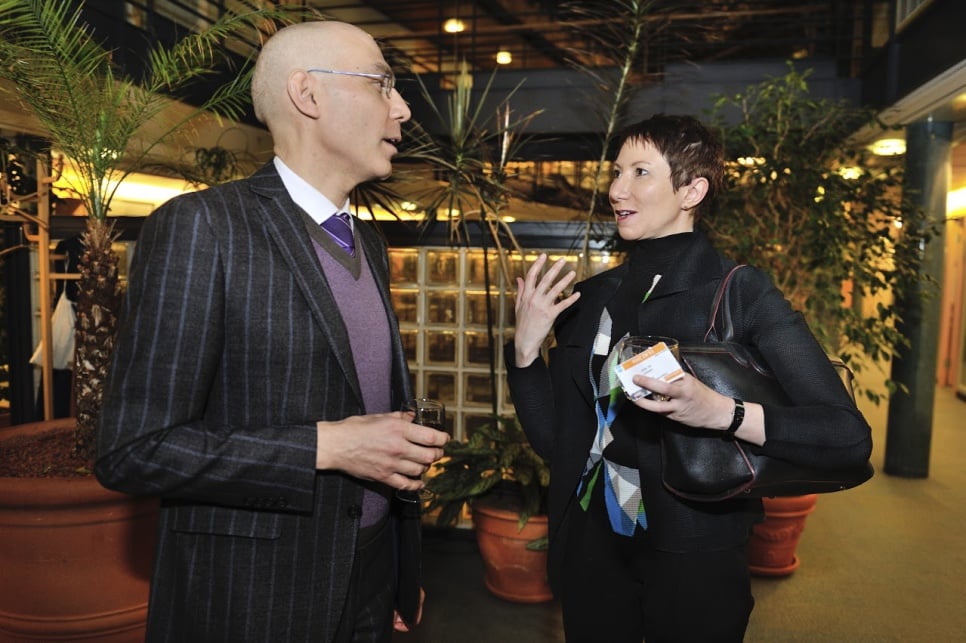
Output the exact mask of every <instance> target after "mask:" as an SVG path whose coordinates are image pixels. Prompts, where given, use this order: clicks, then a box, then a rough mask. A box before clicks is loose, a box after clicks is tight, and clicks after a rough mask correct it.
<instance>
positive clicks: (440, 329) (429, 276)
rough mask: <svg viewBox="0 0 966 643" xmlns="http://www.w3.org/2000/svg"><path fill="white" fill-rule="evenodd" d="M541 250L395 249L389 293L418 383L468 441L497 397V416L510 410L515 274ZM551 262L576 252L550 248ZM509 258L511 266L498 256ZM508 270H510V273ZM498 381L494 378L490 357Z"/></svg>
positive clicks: (601, 257) (598, 264)
mask: <svg viewBox="0 0 966 643" xmlns="http://www.w3.org/2000/svg"><path fill="white" fill-rule="evenodd" d="M539 253H540V250H534V251H532V252H528V254H527V255H526V256H525V257H524V258H521V257H520V255H519V254H517V253H513V254H503V255H501V254H500V253H498V252H497V251H495V250H491V251H489V253H488V255H487V261H484V254H483V251H482V250H481V249H476V248H449V247H418V248H391V249H390V251H389V257H390V263H391V274H392V299H393V306H394V308H395V310H396V314H397V315H398V317H399V325H400V331H401V333H402V338H403V344H404V346H405V349H406V356H407V359H408V360H409V368H410V371H411V374H412V378H413V388H414V390H415V392H416V394H417V395H419V396H421V397H431V398H436V399H439V400H441V401H443V402H444V403H445V404H446V410H447V422H448V424H449V429H450V430H451V431H452V432H453V436H454V437H456V438H457V439H461V440H462V439H465V438H466V436H468V435H469V434H470V433H471V432H472V430H473V427H475V426H479V425H480V424H481V423H484V422H487V421H489V418H490V416H491V414H492V412H493V399H494V396H495V398H496V409H497V413H499V414H500V415H508V414H512V413H513V404H512V402H511V401H510V394H509V391H508V390H507V387H506V370H505V369H504V367H503V344H504V343H505V342H506V341H507V340H509V339H510V338H512V336H513V323H514V315H513V307H514V297H515V294H516V283H515V281H514V279H515V277H516V276H517V275H523V274H524V270H525V268H524V265H526V266H529V265H530V264H531V263H532V262H533V261H534V260H535V259H536V258H537V256H538V255H539ZM547 254H548V256H549V257H550V259H551V260H556V259H558V258H560V257H566V258H567V261H568V263H569V264H570V265H571V266H574V267H575V266H576V265H577V260H578V259H577V256H576V255H567V254H563V253H562V252H561V251H560V250H557V251H554V250H548V251H547ZM501 256H503V257H506V267H507V268H506V271H504V269H503V267H502V262H501V261H500V257H501ZM610 260H611V258H610V257H609V256H608V255H607V254H606V253H598V254H596V255H594V256H592V259H591V271H592V272H599V271H601V270H604V269H606V268H608V267H610V264H609V261H610ZM487 271H488V272H489V278H490V311H491V313H490V314H491V315H492V317H493V330H492V334H493V336H492V341H491V339H490V336H489V335H490V332H489V331H488V326H487V306H486V280H485V275H486V273H487ZM505 273H506V274H505ZM491 346H492V357H493V360H494V363H495V369H496V379H495V380H491V377H490V356H491V350H490V348H491Z"/></svg>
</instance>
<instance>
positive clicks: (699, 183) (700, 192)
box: [681, 176, 708, 210]
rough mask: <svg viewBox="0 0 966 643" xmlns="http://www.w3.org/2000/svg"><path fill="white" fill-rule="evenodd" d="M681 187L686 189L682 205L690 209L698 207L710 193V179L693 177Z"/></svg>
mask: <svg viewBox="0 0 966 643" xmlns="http://www.w3.org/2000/svg"><path fill="white" fill-rule="evenodd" d="M681 189H682V190H685V193H684V200H683V201H682V202H681V207H683V208H684V209H686V210H690V209H691V208H694V207H697V206H698V204H699V203H701V202H702V201H703V200H704V197H706V196H707V195H708V179H706V178H704V177H703V176H699V177H697V178H695V179H692V180H691V182H690V183H689V184H687V185H685V186H683V187H682V188H681Z"/></svg>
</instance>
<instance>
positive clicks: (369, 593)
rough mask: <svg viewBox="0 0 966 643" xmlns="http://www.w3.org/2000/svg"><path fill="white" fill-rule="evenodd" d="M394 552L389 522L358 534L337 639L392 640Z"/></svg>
mask: <svg viewBox="0 0 966 643" xmlns="http://www.w3.org/2000/svg"><path fill="white" fill-rule="evenodd" d="M394 569H395V553H394V551H393V544H392V529H391V528H390V525H389V520H388V519H387V520H386V521H384V522H383V523H382V524H381V525H379V526H378V527H367V528H366V529H363V530H362V531H361V532H360V533H359V542H358V543H357V545H356V557H355V564H354V565H353V567H352V579H351V581H350V583H349V596H348V598H347V600H346V605H345V610H344V611H343V614H342V619H341V621H340V622H339V630H338V632H337V634H336V637H335V640H336V641H339V642H340V643H349V642H350V641H351V642H352V643H362V642H366V643H389V641H390V640H391V639H392V631H393V630H392V620H393V603H394V597H395V595H396V592H395V577H394V576H393V571H392V570H394Z"/></svg>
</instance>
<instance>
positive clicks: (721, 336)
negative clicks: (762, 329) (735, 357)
mask: <svg viewBox="0 0 966 643" xmlns="http://www.w3.org/2000/svg"><path fill="white" fill-rule="evenodd" d="M745 265H747V264H743V263H739V264H738V265H736V266H735V267H734V268H732V269H731V270H729V271H728V274H726V275H725V276H724V277H723V278H722V279H721V284H719V285H718V291H717V292H716V293H715V295H714V299H713V300H712V302H711V315H710V316H709V317H708V330H707V332H705V334H704V341H705V342H708V341H711V342H730V341H733V340H734V337H735V327H734V324H733V323H732V321H731V307H730V306H729V305H728V297H729V295H730V292H731V278H732V277H733V276H734V274H735V273H736V272H738V269H739V268H744V267H745ZM722 302H723V303H724V305H723V306H722ZM719 313H720V316H721V327H720V329H719V328H716V326H717V323H718V316H719ZM709 338H710V339H709Z"/></svg>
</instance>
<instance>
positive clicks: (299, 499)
mask: <svg viewBox="0 0 966 643" xmlns="http://www.w3.org/2000/svg"><path fill="white" fill-rule="evenodd" d="M301 217H302V215H301V214H300V213H299V211H298V207H297V206H296V205H295V203H294V202H293V201H292V200H291V198H290V197H289V195H288V193H287V191H286V190H285V187H284V185H283V183H282V181H281V179H280V177H279V176H278V174H277V172H276V171H275V169H274V167H273V165H272V164H271V163H269V164H268V165H266V166H265V167H263V168H262V169H261V170H259V171H258V172H257V173H256V174H254V175H253V176H251V177H250V178H248V179H245V180H241V181H237V182H234V183H230V184H226V185H223V186H217V187H214V188H212V189H208V190H205V191H202V192H198V193H194V194H187V195H183V196H180V197H177V198H175V199H173V200H171V201H170V202H168V203H167V204H165V205H164V206H162V207H161V208H159V209H158V210H157V211H156V212H155V213H154V214H152V216H151V217H149V218H148V220H147V221H146V222H145V224H144V226H143V228H142V232H141V235H140V237H139V240H138V244H137V248H136V251H135V257H134V263H133V267H132V270H131V278H130V284H129V288H128V291H127V296H126V300H125V306H124V310H123V312H122V321H121V325H120V329H119V334H118V338H117V344H116V350H115V354H114V358H113V361H112V365H111V370H110V374H109V379H108V386H107V389H106V393H105V402H104V408H103V413H102V418H101V423H100V431H99V435H98V459H97V464H96V475H97V477H98V479H99V480H100V481H101V482H102V484H104V485H105V486H107V487H109V488H112V489H117V490H120V491H124V492H128V493H132V494H154V495H158V496H160V497H161V498H162V509H161V519H160V529H159V539H160V540H159V543H158V550H157V560H156V563H155V571H154V575H153V578H152V589H151V592H152V594H151V606H150V610H149V618H148V621H149V622H148V640H150V641H206V642H207V641H216V640H224V641H232V642H233V643H234V642H237V641H272V642H276V641H308V640H312V641H328V640H331V636H332V633H333V631H334V630H335V628H336V625H337V623H338V618H339V615H340V614H341V610H342V606H343V604H344V601H345V598H346V591H347V583H348V579H349V573H350V570H351V567H352V561H353V552H354V549H355V539H356V534H357V531H358V524H359V516H360V515H361V497H362V487H361V486H360V484H359V483H358V481H356V480H355V479H353V478H351V477H349V476H346V475H344V474H340V473H337V472H317V471H316V469H315V452H316V429H315V422H316V421H317V420H339V419H342V418H344V417H346V416H349V415H354V414H360V413H364V412H365V409H364V408H363V402H362V399H363V398H362V394H361V391H360V387H359V382H358V380H357V375H356V369H355V366H354V364H353V360H352V355H351V352H350V348H349V339H348V335H347V332H346V328H345V326H344V324H343V321H342V318H341V316H340V315H339V313H338V309H337V306H336V303H335V301H334V299H333V296H332V292H331V290H330V289H329V286H328V284H327V282H326V279H325V276H324V274H323V272H322V269H321V267H320V265H319V261H318V258H317V256H316V254H315V251H314V249H313V246H312V242H311V240H310V238H309V236H308V234H307V232H306V229H305V226H304V224H303V220H302V218H301ZM356 230H357V234H356V237H357V243H361V244H362V247H363V249H364V252H365V257H366V258H367V260H368V263H369V266H370V268H371V270H372V273H373V275H374V276H375V279H376V282H377V284H378V287H379V290H380V292H381V294H382V298H383V301H384V304H385V306H386V310H387V311H390V312H389V313H388V317H389V323H390V326H391V336H392V357H393V367H392V376H391V379H392V389H393V391H392V393H393V404H394V408H398V407H399V402H400V401H401V400H402V399H404V398H405V397H408V395H409V393H410V390H409V389H410V384H409V375H408V370H407V366H406V361H405V357H404V354H403V349H402V345H401V342H400V339H399V332H398V326H397V322H396V318H395V316H394V315H393V314H392V313H391V310H392V309H391V305H390V300H389V285H388V275H389V268H388V259H387V253H386V247H385V244H384V242H383V241H382V239H381V237H380V236H379V235H378V232H377V231H376V230H375V229H374V228H373V227H372V226H371V225H369V224H366V223H365V222H360V223H359V225H357V226H356ZM394 525H395V526H396V527H398V524H397V523H395V518H394ZM406 531H407V533H411V530H406ZM395 532H396V533H397V534H398V533H399V530H398V529H396V530H395ZM417 537H418V536H417ZM417 547H418V545H417ZM417 551H418V549H417Z"/></svg>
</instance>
